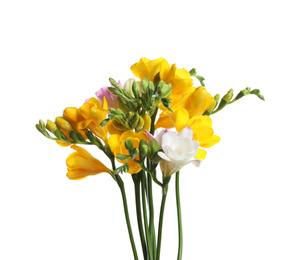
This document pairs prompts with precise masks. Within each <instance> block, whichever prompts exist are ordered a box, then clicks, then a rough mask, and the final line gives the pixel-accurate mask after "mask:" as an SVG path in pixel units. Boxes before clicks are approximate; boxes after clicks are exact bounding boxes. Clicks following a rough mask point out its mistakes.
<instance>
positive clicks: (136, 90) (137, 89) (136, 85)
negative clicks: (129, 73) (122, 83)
mask: <svg viewBox="0 0 301 260" xmlns="http://www.w3.org/2000/svg"><path fill="white" fill-rule="evenodd" d="M132 91H133V93H134V96H135V98H137V99H138V98H140V86H139V82H137V81H134V83H133V85H132Z"/></svg>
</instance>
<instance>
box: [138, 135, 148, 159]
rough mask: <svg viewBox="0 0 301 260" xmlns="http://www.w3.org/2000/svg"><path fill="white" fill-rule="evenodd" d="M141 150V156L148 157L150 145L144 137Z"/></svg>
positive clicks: (140, 144)
mask: <svg viewBox="0 0 301 260" xmlns="http://www.w3.org/2000/svg"><path fill="white" fill-rule="evenodd" d="M139 151H140V157H146V156H147V154H148V145H147V143H146V142H145V141H144V140H143V139H142V140H140V143H139Z"/></svg>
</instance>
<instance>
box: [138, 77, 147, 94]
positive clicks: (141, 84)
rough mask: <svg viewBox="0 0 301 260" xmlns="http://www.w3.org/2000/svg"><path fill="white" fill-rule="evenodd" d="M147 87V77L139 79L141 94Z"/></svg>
mask: <svg viewBox="0 0 301 260" xmlns="http://www.w3.org/2000/svg"><path fill="white" fill-rule="evenodd" d="M147 87H148V80H147V78H144V79H142V80H141V83H140V89H141V92H142V93H143V94H144V93H145V92H146V90H147Z"/></svg>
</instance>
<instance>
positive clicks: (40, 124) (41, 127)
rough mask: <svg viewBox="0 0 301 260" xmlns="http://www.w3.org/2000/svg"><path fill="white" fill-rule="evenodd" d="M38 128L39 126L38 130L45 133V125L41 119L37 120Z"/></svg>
mask: <svg viewBox="0 0 301 260" xmlns="http://www.w3.org/2000/svg"><path fill="white" fill-rule="evenodd" d="M39 126H40V129H41V130H42V131H43V132H45V131H46V126H45V123H44V121H43V120H42V119H40V120H39Z"/></svg>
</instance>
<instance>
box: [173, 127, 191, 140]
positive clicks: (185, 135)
mask: <svg viewBox="0 0 301 260" xmlns="http://www.w3.org/2000/svg"><path fill="white" fill-rule="evenodd" d="M177 136H178V137H181V138H188V139H190V140H193V130H192V128H191V127H189V126H186V127H185V128H183V129H182V131H181V132H179V133H178V135H177Z"/></svg>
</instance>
